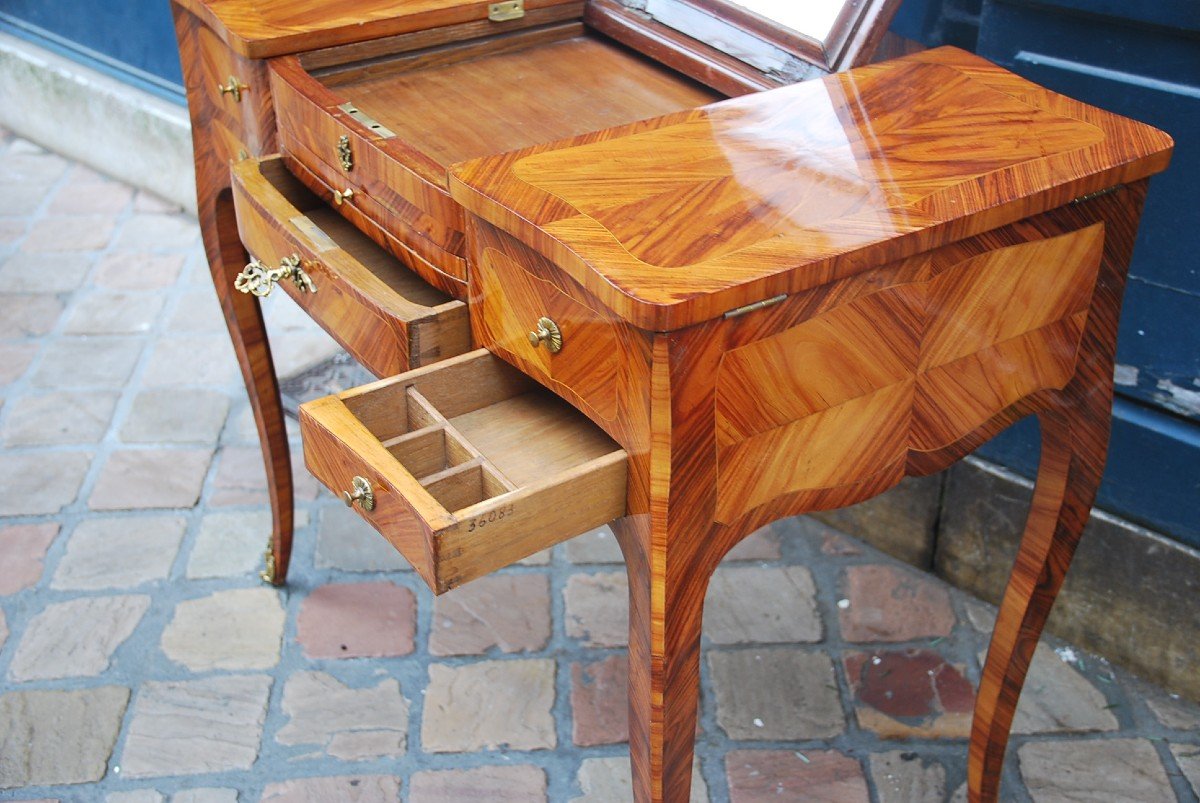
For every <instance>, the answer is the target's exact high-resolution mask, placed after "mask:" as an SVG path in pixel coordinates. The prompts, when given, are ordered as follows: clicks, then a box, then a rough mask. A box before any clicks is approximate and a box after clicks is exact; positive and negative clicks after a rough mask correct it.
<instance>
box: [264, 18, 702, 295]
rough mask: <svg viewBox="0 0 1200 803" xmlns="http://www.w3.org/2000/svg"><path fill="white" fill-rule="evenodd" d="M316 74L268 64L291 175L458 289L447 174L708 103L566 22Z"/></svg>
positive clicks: (455, 218)
mask: <svg viewBox="0 0 1200 803" xmlns="http://www.w3.org/2000/svg"><path fill="white" fill-rule="evenodd" d="M350 55H353V54H350ZM320 63H322V64H323V65H325V66H324V67H323V68H322V69H320V70H316V71H314V72H309V70H308V69H307V68H306V67H305V66H304V60H303V59H300V58H297V57H291V56H289V57H281V58H278V59H274V60H272V62H271V82H272V89H273V96H274V98H275V103H276V107H277V113H278V116H279V124H280V140H281V145H282V147H283V149H284V152H285V153H286V154H287V156H288V157H289V159H290V160H295V161H296V162H298V163H299V164H301V165H303V167H304V170H298V171H297V174H298V175H300V176H301V178H302V179H304V180H305V181H306V183H308V185H309V187H310V189H312V190H313V191H314V192H318V193H319V194H321V193H322V192H323V193H324V194H325V197H330V198H331V197H332V194H333V190H334V189H339V190H341V189H345V188H347V187H349V188H351V189H353V191H354V196H353V198H352V199H351V200H350V201H349V202H348V203H346V204H343V205H341V206H339V207H338V209H339V211H342V212H343V214H346V215H347V216H352V215H356V214H357V215H363V216H365V217H367V218H369V219H370V220H372V221H373V222H375V223H377V224H378V229H379V230H380V231H386V232H387V233H388V236H389V237H390V238H392V239H398V240H399V241H400V242H401V243H402V244H403V245H404V247H405V248H407V249H410V250H411V251H413V252H415V253H416V254H417V255H419V256H420V257H421V259H422V260H424V261H425V262H426V263H429V264H431V265H434V266H436V268H437V269H438V270H439V271H441V272H442V273H444V274H446V275H447V276H450V277H452V278H453V279H455V280H457V281H459V282H465V281H466V270H467V269H466V263H465V261H464V260H463V255H464V252H465V245H464V234H463V215H462V210H461V208H460V207H459V206H458V204H457V203H455V202H454V201H453V200H452V199H451V198H450V196H449V194H448V191H447V188H446V184H447V178H446V168H447V167H448V166H449V165H450V164H451V163H452V162H454V161H458V160H460V159H464V158H469V157H473V156H479V155H483V154H488V153H495V152H497V151H501V150H508V149H512V148H519V147H524V146H527V145H530V144H533V143H536V142H543V141H546V140H549V139H557V138H561V137H564V136H569V135H574V134H579V133H583V132H586V131H591V130H594V129H597V128H604V127H606V126H611V125H615V124H618V123H623V122H627V121H629V120H636V119H640V118H643V117H652V116H655V115H658V114H662V113H664V112H668V111H676V110H679V109H684V108H691V107H692V106H695V105H698V104H703V103H707V102H709V101H711V100H714V99H716V98H717V97H719V96H718V95H717V94H716V93H714V92H712V91H710V90H707V89H705V88H703V87H700V86H699V85H697V84H695V83H693V82H692V81H690V80H688V79H686V78H684V77H681V76H679V75H676V74H674V73H672V72H670V71H669V70H667V69H665V68H663V67H661V66H659V65H657V64H655V63H653V62H651V61H650V60H648V59H646V58H644V57H642V56H640V55H638V54H636V53H632V52H630V51H629V50H627V49H625V48H623V47H620V46H618V45H614V44H612V43H610V42H607V41H606V40H604V39H602V38H598V37H594V36H590V35H587V34H585V33H584V30H583V26H582V25H580V24H578V23H575V24H566V25H552V26H542V27H539V28H536V29H529V30H520V31H516V32H513V33H511V34H507V35H504V36H492V37H487V38H482V39H475V40H468V41H465V42H451V43H448V44H445V45H443V46H441V47H437V48H432V49H425V50H418V51H408V50H405V49H401V50H400V51H399V52H396V53H389V54H387V55H386V56H376V57H374V58H371V59H369V60H367V61H365V62H351V63H349V64H334V65H330V64H328V62H327V60H320ZM497 85H501V86H504V87H505V91H504V92H497V91H496V89H495V88H496V86H497ZM347 102H352V103H353V104H354V105H355V106H356V107H357V108H359V109H360V110H361V111H362V112H364V113H365V114H366V115H368V116H369V117H371V118H373V119H374V120H376V121H377V122H378V123H379V124H380V125H382V126H383V128H382V129H377V130H373V129H370V128H368V127H367V126H366V125H364V124H363V123H362V122H360V121H359V120H358V119H356V118H355V117H354V116H352V115H350V114H348V113H347V112H346V111H344V110H343V109H342V108H340V107H341V106H343V105H344V104H345V103H347ZM414 109H419V110H420V111H419V113H414V111H413V110H414ZM343 136H344V137H347V138H348V139H349V146H350V149H351V152H352V154H353V166H352V167H351V169H350V170H348V171H347V170H345V169H343V168H342V167H340V165H339V162H338V157H337V144H338V141H339V138H340V137H343ZM318 182H319V183H320V185H323V186H324V187H328V188H329V189H325V190H322V186H318ZM368 233H371V231H370V229H368ZM373 236H375V237H376V239H377V241H379V242H380V243H381V244H382V245H384V246H385V247H389V243H388V242H387V239H386V238H384V237H382V236H378V235H374V234H373ZM426 278H427V279H429V280H430V281H433V279H432V278H430V277H426ZM435 283H436V282H435ZM438 286H439V287H444V286H445V285H444V284H438Z"/></svg>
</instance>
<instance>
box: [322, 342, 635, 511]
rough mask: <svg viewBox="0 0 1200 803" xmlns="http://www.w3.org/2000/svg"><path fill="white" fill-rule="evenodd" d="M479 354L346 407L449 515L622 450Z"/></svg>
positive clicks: (382, 387)
mask: <svg viewBox="0 0 1200 803" xmlns="http://www.w3.org/2000/svg"><path fill="white" fill-rule="evenodd" d="M475 354H478V355H481V357H480V358H477V359H474V360H471V361H469V362H458V363H454V364H447V365H445V366H438V370H436V371H432V372H428V373H425V374H424V375H422V376H419V377H415V378H414V379H413V380H411V381H394V382H392V381H389V382H386V383H378V384H376V385H374V386H370V392H365V393H361V394H358V395H353V396H350V397H348V398H346V399H345V400H344V401H345V404H346V407H347V409H349V411H350V412H351V413H352V414H353V415H354V416H355V417H356V418H357V419H358V420H359V422H361V423H362V425H363V426H364V427H365V428H366V429H367V431H368V432H370V433H371V434H372V435H373V436H375V437H376V438H378V439H379V442H380V443H381V445H382V446H383V447H384V448H385V449H387V451H388V453H389V454H391V455H392V457H394V458H395V459H396V460H397V461H399V463H400V464H401V465H402V466H404V468H405V469H406V470H407V471H408V472H409V473H410V474H411V475H412V476H413V477H415V478H416V479H417V481H418V482H419V483H420V484H421V485H422V486H423V487H424V488H425V490H426V491H428V492H429V494H430V495H431V496H432V497H433V498H434V499H435V500H437V502H438V503H439V504H440V505H442V507H444V508H445V509H446V510H447V511H450V512H456V511H463V510H465V509H467V508H470V507H472V506H474V505H477V504H479V503H481V502H484V501H486V500H489V499H494V498H496V497H498V496H501V495H503V494H506V493H509V492H510V491H514V490H517V489H519V488H525V487H528V486H532V485H535V484H537V483H539V482H541V481H544V480H546V479H549V478H552V477H555V476H557V475H562V474H568V473H570V472H572V471H574V470H576V469H579V468H581V467H583V466H585V465H586V464H588V463H589V462H590V461H593V460H596V459H597V458H602V457H604V456H606V455H610V454H612V453H613V452H615V451H618V450H619V447H617V446H616V445H615V444H614V443H613V442H612V440H611V439H610V438H609V437H608V436H607V435H606V434H605V433H604V432H603V431H602V430H601V429H599V428H598V427H597V426H596V425H595V424H593V423H592V422H591V421H589V420H588V419H587V418H586V417H585V416H584V415H583V414H581V413H580V412H578V411H577V410H576V409H575V408H573V407H571V405H569V404H568V403H566V402H565V401H563V400H562V399H560V398H558V397H557V396H555V395H554V394H553V393H551V392H550V391H548V390H546V389H545V388H543V387H542V386H540V385H538V384H537V383H536V382H534V381H533V380H531V379H529V378H528V377H526V376H525V375H523V374H521V373H520V372H519V371H517V370H516V369H515V368H513V367H511V366H509V365H508V364H506V363H504V362H502V361H500V360H498V359H496V358H494V357H491V356H490V355H487V354H486V353H485V352H475ZM466 356H470V355H466ZM398 379H400V380H403V378H402V377H401V378H398Z"/></svg>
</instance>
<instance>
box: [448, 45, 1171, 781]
mask: <svg viewBox="0 0 1200 803" xmlns="http://www.w3.org/2000/svg"><path fill="white" fill-rule="evenodd" d="M1170 149H1171V141H1170V138H1169V137H1167V136H1166V135H1165V134H1163V133H1162V132H1159V131H1157V130H1155V129H1152V128H1150V127H1148V126H1144V125H1141V124H1138V123H1134V122H1132V121H1129V120H1126V119H1123V118H1120V117H1117V116H1115V115H1112V114H1108V113H1106V112H1103V111H1100V110H1098V109H1095V108H1091V107H1088V106H1085V105H1083V104H1081V103H1077V102H1075V101H1072V100H1070V99H1068V98H1065V97H1063V96H1061V95H1057V94H1054V93H1052V92H1049V91H1047V90H1045V89H1042V88H1041V87H1038V86H1035V85H1033V84H1031V83H1029V82H1028V81H1025V80H1024V79H1021V78H1019V77H1018V76H1015V75H1013V74H1012V73H1009V72H1007V71H1005V70H1002V69H1000V68H998V67H995V66H993V65H991V64H989V63H987V62H985V61H983V60H982V59H979V58H976V57H974V56H971V55H969V54H966V53H963V52H961V51H957V50H953V49H950V48H943V49H939V50H933V51H928V52H925V53H921V54H916V55H913V56H909V57H906V58H904V59H900V60H897V61H892V62H888V63H886V64H882V65H877V66H871V67H865V68H859V69H856V70H852V71H850V72H848V73H843V74H839V75H834V76H830V77H828V78H825V79H823V80H821V81H814V82H807V83H804V84H798V85H795V86H791V87H787V88H783V89H777V90H772V91H771V92H767V93H761V94H758V95H752V96H747V97H743V98H738V99H735V100H731V101H726V102H723V103H718V104H715V105H712V106H708V107H705V108H702V109H698V110H695V111H688V112H682V113H678V114H674V115H668V116H666V117H662V118H658V119H655V120H651V121H647V122H644V123H638V124H635V125H631V126H627V127H624V128H620V129H616V130H610V131H605V132H600V133H597V134H591V135H586V136H582V137H576V138H574V139H571V140H567V141H563V142H559V143H554V144H550V145H544V146H538V147H534V148H529V149H525V150H522V151H519V152H516V153H510V154H505V155H502V156H497V157H491V158H487V159H483V160H478V161H474V162H470V163H467V164H464V165H459V166H457V167H455V168H454V169H453V170H452V171H451V177H452V181H451V191H452V194H453V196H454V198H455V199H456V200H457V201H459V202H460V203H461V204H462V205H463V206H464V207H465V208H466V209H467V210H468V212H470V213H471V215H472V220H471V221H470V222H469V224H468V232H469V235H470V243H471V245H470V257H469V258H470V260H471V261H472V263H473V264H474V265H477V266H478V272H479V274H480V275H481V277H483V279H482V281H481V282H480V283H479V286H478V287H477V288H476V287H475V286H474V285H473V292H472V298H471V310H472V315H473V321H474V322H475V323H476V324H478V325H477V327H476V333H477V336H478V337H479V338H480V340H481V341H482V343H483V344H484V345H486V346H487V347H488V348H489V349H490V350H492V351H493V352H495V353H496V354H499V355H501V356H502V357H503V358H504V359H505V360H508V361H510V362H512V363H513V364H514V365H516V366H517V367H519V368H521V369H522V370H523V371H525V372H526V373H528V374H529V375H531V376H535V377H540V378H541V381H543V382H546V383H547V384H548V385H549V386H550V387H551V388H552V389H554V390H555V392H557V393H558V394H560V395H561V396H563V397H564V398H566V399H568V400H569V401H571V402H572V403H573V404H575V405H576V406H577V407H578V408H579V409H580V410H583V411H584V412H585V413H587V414H588V415H589V416H590V417H591V418H592V419H593V421H595V422H596V423H597V424H598V425H600V426H601V427H602V428H604V429H605V431H607V432H608V433H609V434H610V435H612V436H613V438H614V439H616V440H617V441H618V442H619V443H620V444H621V445H622V446H623V447H624V449H625V450H626V452H627V453H628V455H629V463H630V469H629V491H628V513H629V515H628V516H627V517H625V518H623V519H621V520H620V521H619V522H618V523H617V526H616V531H617V536H618V538H619V540H620V543H621V547H622V549H623V551H624V555H625V560H626V563H627V566H628V573H629V581H630V706H631V708H630V712H631V717H630V740H631V741H630V750H631V754H632V758H633V766H634V776H635V780H636V783H635V789H636V791H637V796H638V799H639V800H672V801H682V800H686V799H687V791H688V786H689V780H690V776H689V773H690V768H691V760H692V749H693V739H694V733H695V727H696V706H697V693H698V681H699V653H700V620H701V614H702V606H703V600H704V595H705V589H706V586H707V583H708V580H709V578H710V576H711V574H712V572H713V570H714V568H715V567H716V565H717V563H718V562H719V561H720V560H721V558H722V557H723V556H724V555H725V553H726V552H727V551H728V550H729V549H730V548H731V547H733V546H734V545H735V544H736V543H737V542H738V541H739V540H741V539H742V538H743V537H745V536H746V535H748V534H749V533H751V532H753V531H754V530H756V529H757V528H759V527H761V526H762V525H764V524H766V523H768V522H770V521H773V520H775V519H778V518H780V517H783V516H792V515H796V514H799V513H804V512H807V511H813V510H821V509H828V508H834V507H841V506H844V505H849V504H852V503H855V502H858V501H861V500H864V499H868V498H870V497H872V496H875V495H877V494H879V493H880V492H882V491H884V490H886V489H888V488H890V487H892V486H894V485H895V484H896V483H898V482H899V481H900V480H901V479H902V478H904V477H905V476H907V475H924V474H929V473H932V472H936V471H940V470H942V469H944V468H946V467H947V466H949V465H951V464H952V463H953V462H955V461H956V460H958V459H960V458H961V457H962V456H964V455H965V454H967V453H968V452H970V451H971V450H973V449H974V448H975V447H977V446H978V445H979V444H980V443H982V442H983V441H984V440H986V439H987V438H989V437H991V436H992V435H994V434H995V433H997V432H998V431H999V430H1001V429H1003V428H1004V427H1006V426H1008V425H1009V424H1011V423H1012V422H1014V421H1015V420H1017V419H1019V418H1021V417H1023V416H1026V415H1031V414H1036V415H1037V416H1038V417H1039V419H1040V422H1041V433H1042V444H1043V445H1042V458H1041V464H1040V467H1039V472H1038V477H1037V486H1036V491H1035V496H1034V501H1033V507H1032V510H1031V512H1030V515H1029V520H1028V523H1027V526H1026V531H1025V535H1024V537H1023V539H1022V541H1021V546H1020V550H1019V554H1018V556H1017V559H1016V563H1015V565H1014V568H1013V572H1012V576H1011V578H1010V581H1009V584H1008V588H1007V590H1006V592H1005V596H1004V601H1003V603H1002V605H1001V606H1000V611H999V616H998V618H997V621H996V629H995V633H994V635H993V638H992V643H991V646H990V649H989V651H988V657H987V660H986V663H985V666H984V669H983V676H982V681H981V685H980V688H979V693H978V698H977V701H976V708H975V717H974V724H973V727H972V736H971V742H970V758H969V765H968V766H969V769H968V776H969V797H970V799H971V800H972V801H982V800H988V801H990V800H995V799H996V797H997V793H998V787H999V779H1000V768H1001V764H1002V760H1003V755H1004V751H1005V746H1006V742H1007V739H1008V731H1009V726H1010V725H1011V722H1012V717H1013V712H1014V709H1015V707H1016V702H1017V696H1018V695H1019V693H1020V689H1021V685H1022V683H1023V681H1024V678H1025V674H1026V670H1027V669H1028V666H1029V660H1030V657H1031V655H1032V653H1033V650H1034V647H1035V645H1036V643H1037V640H1038V637H1039V634H1040V633H1041V630H1042V626H1043V624H1044V623H1045V621H1046V617H1047V616H1048V614H1049V612H1050V607H1051V604H1052V603H1053V600H1054V597H1055V595H1056V594H1057V592H1058V590H1059V588H1060V586H1061V584H1062V581H1063V577H1064V574H1065V572H1066V570H1067V566H1068V564H1069V562H1070V559H1071V556H1072V553H1073V551H1074V548H1075V545H1076V543H1077V541H1078V539H1079V535H1080V532H1081V531H1082V529H1083V526H1084V523H1085V521H1086V520H1087V517H1088V514H1089V512H1090V508H1091V505H1092V502H1093V499H1094V497H1095V493H1096V487H1097V484H1098V482H1099V480H1100V475H1101V473H1102V470H1103V465H1104V459H1105V452H1106V448H1107V441H1108V434H1109V427H1110V419H1111V399H1112V387H1113V361H1114V348H1115V341H1116V331H1117V317H1118V313H1119V309H1120V303H1121V294H1122V290H1123V287H1124V282H1125V274H1126V270H1127V266H1128V262H1129V257H1130V251H1131V249H1132V245H1133V239H1134V235H1135V233H1136V229H1137V222H1138V218H1139V214H1140V210H1141V206H1142V200H1143V198H1144V195H1145V192H1146V181H1145V179H1146V177H1147V176H1148V175H1149V174H1151V173H1154V172H1157V171H1159V170H1162V169H1164V168H1165V166H1166V163H1167V160H1168V158H1169V154H1170ZM496 277H502V278H503V284H502V285H500V284H498V283H495V282H493V281H491V280H493V279H495V278H496ZM518 288H520V289H518ZM546 288H552V289H550V290H547V289H546ZM555 293H558V294H561V295H562V296H564V297H569V298H570V299H571V300H572V302H573V303H575V304H577V305H578V306H576V307H574V308H571V307H569V306H568V305H567V304H565V303H564V304H561V305H560V307H559V309H560V313H561V314H563V315H566V316H569V317H567V320H566V322H563V336H564V340H565V341H566V345H565V346H564V348H563V350H562V352H561V353H560V354H558V355H553V356H550V357H548V358H547V357H546V355H544V354H541V353H538V352H537V350H536V349H532V350H531V349H529V348H528V347H527V344H525V343H524V342H523V341H522V339H521V338H522V336H523V331H521V330H519V328H518V327H517V326H516V325H515V322H512V321H510V320H509V316H508V315H507V314H506V312H505V311H504V310H502V309H501V307H503V308H505V309H511V308H513V307H514V306H515V307H516V308H517V309H522V308H523V307H528V308H529V309H530V311H532V310H533V309H536V308H541V307H539V305H541V306H543V307H544V306H545V304H546V303H547V296H550V297H553V296H554V294H555ZM572 330H574V331H572ZM573 340H574V342H572V341H573ZM580 341H582V342H580ZM572 346H574V348H575V350H576V353H575V355H574V358H575V359H577V360H584V361H589V362H590V363H591V364H592V365H593V366H594V371H604V370H605V368H604V366H605V364H606V363H605V361H606V360H609V361H610V362H611V363H612V364H611V370H610V372H609V373H608V374H607V376H608V379H609V381H607V382H605V383H603V384H594V385H592V386H588V387H586V388H585V387H581V386H580V385H579V384H578V383H577V384H576V386H575V387H570V386H568V385H567V384H564V383H561V382H556V381H555V380H556V372H557V373H561V374H563V375H564V376H565V375H568V372H567V370H566V369H567V364H566V360H567V359H568V353H569V351H570V349H571V347H572ZM614 354H615V355H616V356H615V357H612V356H610V355H614ZM555 360H562V361H563V363H562V366H561V370H560V368H559V366H557V365H555V362H554V361H555ZM602 410H607V411H608V413H607V414H605V413H604V412H602Z"/></svg>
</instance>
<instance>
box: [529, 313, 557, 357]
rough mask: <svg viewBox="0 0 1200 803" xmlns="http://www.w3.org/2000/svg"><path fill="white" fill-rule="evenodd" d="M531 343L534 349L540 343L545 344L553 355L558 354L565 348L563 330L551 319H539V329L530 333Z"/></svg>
mask: <svg viewBox="0 0 1200 803" xmlns="http://www.w3.org/2000/svg"><path fill="white" fill-rule="evenodd" d="M529 342H530V344H531V345H532V346H533V347H534V348H537V347H538V344H539V343H545V344H546V348H547V349H548V350H549V351H550V353H551V354H557V353H558V352H560V351H562V347H563V336H562V330H561V329H559V328H558V324H556V323H555V322H554V321H552V320H550V319H549V318H546V317H541V318H538V322H537V329H536V330H535V331H532V332H530V333H529Z"/></svg>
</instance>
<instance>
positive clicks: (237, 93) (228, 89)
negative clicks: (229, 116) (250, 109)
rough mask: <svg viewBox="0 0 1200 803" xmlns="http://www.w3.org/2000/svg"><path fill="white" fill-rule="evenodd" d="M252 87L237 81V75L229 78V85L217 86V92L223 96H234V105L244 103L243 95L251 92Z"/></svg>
mask: <svg viewBox="0 0 1200 803" xmlns="http://www.w3.org/2000/svg"><path fill="white" fill-rule="evenodd" d="M249 89H250V87H248V86H246V85H245V84H243V83H242V82H241V81H239V80H238V79H237V76H236V75H231V76H229V83H227V84H217V91H219V92H220V93H221V94H222V95H233V102H234V103H241V102H242V93H243V92H246V91H249Z"/></svg>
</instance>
